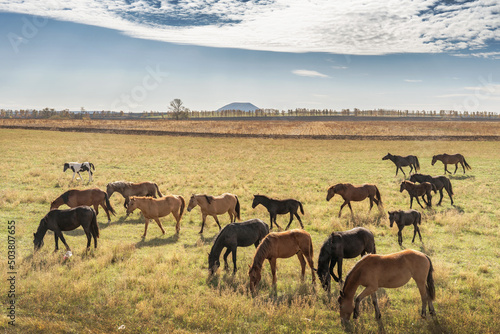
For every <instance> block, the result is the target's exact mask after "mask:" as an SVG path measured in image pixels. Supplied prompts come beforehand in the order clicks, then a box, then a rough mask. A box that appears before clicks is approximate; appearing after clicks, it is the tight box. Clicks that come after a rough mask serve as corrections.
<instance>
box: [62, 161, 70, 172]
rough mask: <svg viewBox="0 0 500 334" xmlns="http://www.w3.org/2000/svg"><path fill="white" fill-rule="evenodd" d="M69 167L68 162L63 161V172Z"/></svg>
mask: <svg viewBox="0 0 500 334" xmlns="http://www.w3.org/2000/svg"><path fill="white" fill-rule="evenodd" d="M68 168H69V163H67V162H66V163H64V169H63V172H65V171H66V170H67V169H68Z"/></svg>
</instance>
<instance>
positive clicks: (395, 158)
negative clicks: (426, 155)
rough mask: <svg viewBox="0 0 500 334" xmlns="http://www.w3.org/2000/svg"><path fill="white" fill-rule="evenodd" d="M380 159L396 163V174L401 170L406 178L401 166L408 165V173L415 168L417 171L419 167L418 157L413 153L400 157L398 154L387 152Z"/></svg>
mask: <svg viewBox="0 0 500 334" xmlns="http://www.w3.org/2000/svg"><path fill="white" fill-rule="evenodd" d="M382 160H391V161H392V162H393V163H394V164H395V165H396V176H397V175H398V170H401V172H403V175H404V176H405V178H406V174H405V171H404V170H403V168H401V167H406V166H410V174H411V172H412V170H414V169H415V172H417V171H418V170H419V169H420V163H419V162H418V158H417V157H416V156H415V155H407V156H406V157H402V156H400V155H392V154H390V153H387V155H386V156H385V157H383V158H382Z"/></svg>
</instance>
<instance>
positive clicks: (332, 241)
mask: <svg viewBox="0 0 500 334" xmlns="http://www.w3.org/2000/svg"><path fill="white" fill-rule="evenodd" d="M366 253H372V254H375V253H376V249H375V238H374V237H373V233H372V232H370V231H369V230H367V229H366V228H364V227H355V228H353V229H352V230H349V231H345V232H333V233H332V234H331V235H330V236H329V237H328V239H326V241H325V242H324V243H323V246H321V250H320V252H319V257H318V272H317V273H318V277H319V280H320V281H321V285H322V287H323V289H325V290H326V291H330V275H331V277H333V279H334V280H335V282H340V283H342V260H343V259H344V258H346V259H353V258H355V257H357V256H359V255H361V256H364V255H365V254H366ZM337 263H338V266H337V273H338V275H339V277H337V276H335V274H334V273H333V268H334V267H335V265H336V264H337Z"/></svg>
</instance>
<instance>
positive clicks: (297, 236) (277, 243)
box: [248, 229, 316, 293]
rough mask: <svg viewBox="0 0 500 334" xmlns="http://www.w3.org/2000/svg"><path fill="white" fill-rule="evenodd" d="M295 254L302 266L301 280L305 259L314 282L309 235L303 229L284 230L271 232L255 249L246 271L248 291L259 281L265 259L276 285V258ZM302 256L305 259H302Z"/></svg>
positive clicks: (253, 288) (253, 289) (252, 289)
mask: <svg viewBox="0 0 500 334" xmlns="http://www.w3.org/2000/svg"><path fill="white" fill-rule="evenodd" d="M294 255H297V257H298V258H299V261H300V265H301V267H302V276H301V278H302V280H304V276H305V273H306V260H307V263H308V264H309V267H310V268H311V275H312V282H313V284H314V281H315V278H316V277H315V275H314V259H313V244H312V240H311V235H310V234H309V233H307V232H306V231H304V230H300V229H295V230H290V231H285V232H271V233H269V234H268V235H267V236H266V237H265V238H264V240H262V242H261V243H260V245H259V247H257V250H256V251H255V256H254V258H253V263H252V266H251V267H250V270H249V272H248V275H249V276H250V291H251V292H252V293H253V292H254V291H255V286H256V285H257V284H258V283H259V282H260V279H261V271H262V265H263V264H264V261H265V260H266V259H267V260H268V261H269V264H270V265H271V273H272V274H273V286H276V281H277V279H276V259H277V258H289V257H292V256H294ZM304 257H305V258H306V260H304Z"/></svg>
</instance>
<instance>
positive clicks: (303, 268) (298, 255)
mask: <svg viewBox="0 0 500 334" xmlns="http://www.w3.org/2000/svg"><path fill="white" fill-rule="evenodd" d="M297 257H298V258H299V261H300V267H301V269H302V271H301V276H300V280H301V282H304V277H305V276H306V260H305V259H304V254H303V253H302V251H299V252H298V253H297Z"/></svg>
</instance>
